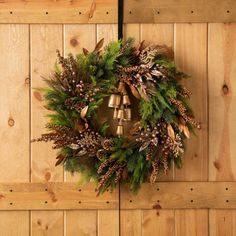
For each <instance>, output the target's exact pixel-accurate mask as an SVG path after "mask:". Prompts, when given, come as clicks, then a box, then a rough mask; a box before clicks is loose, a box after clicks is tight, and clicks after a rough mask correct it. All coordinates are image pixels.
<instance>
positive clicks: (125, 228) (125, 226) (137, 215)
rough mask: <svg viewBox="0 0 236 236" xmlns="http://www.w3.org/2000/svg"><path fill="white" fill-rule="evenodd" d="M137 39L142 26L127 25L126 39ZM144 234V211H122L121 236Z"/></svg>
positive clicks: (125, 30) (139, 235)
mask: <svg viewBox="0 0 236 236" xmlns="http://www.w3.org/2000/svg"><path fill="white" fill-rule="evenodd" d="M128 37H133V38H135V44H136V45H137V44H138V43H139V42H140V24H125V25H124V39H127V38H128ZM141 234H142V211H141V210H120V235H121V236H126V235H135V236H141Z"/></svg>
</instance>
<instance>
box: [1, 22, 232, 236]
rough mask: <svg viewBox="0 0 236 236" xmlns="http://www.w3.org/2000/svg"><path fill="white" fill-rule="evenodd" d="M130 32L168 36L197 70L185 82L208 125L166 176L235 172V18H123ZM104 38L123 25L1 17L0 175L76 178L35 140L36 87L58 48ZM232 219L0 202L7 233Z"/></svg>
mask: <svg viewBox="0 0 236 236" xmlns="http://www.w3.org/2000/svg"><path fill="white" fill-rule="evenodd" d="M124 34H125V37H128V36H133V37H135V38H136V40H137V42H139V41H141V40H146V41H148V42H154V43H159V44H167V45H168V46H171V47H172V48H173V49H174V51H175V61H176V63H177V65H178V66H179V68H181V69H182V70H184V71H185V72H187V73H188V74H189V75H191V76H192V78H191V79H190V80H189V81H187V82H186V84H187V87H189V88H190V89H191V90H192V91H193V96H192V100H191V103H192V105H193V107H194V110H195V111H196V116H197V118H198V119H199V120H200V121H201V122H202V130H201V131H200V132H198V135H197V137H192V139H191V140H190V142H189V143H188V146H187V148H188V149H187V152H186V155H185V157H184V167H183V169H182V170H176V169H174V168H173V170H172V171H171V172H170V173H169V174H168V175H167V176H165V177H163V178H162V179H161V180H162V181H234V180H235V176H236V159H235V155H236V147H235V145H234V140H235V139H236V125H235V119H236V112H235V110H234V106H235V105H236V97H235V86H236V82H235V78H234V77H235V76H236V43H235V42H236V24H233V23H226V24H223V23H176V24H172V23H168V24H167V23H164V24H126V25H125V28H124ZM101 38H105V41H106V42H108V41H110V40H113V39H116V38H117V25H116V24H65V25H62V24H32V25H29V24H0V50H1V54H0V75H1V76H0V81H1V86H0V111H1V116H0V127H1V129H0V137H1V142H0V150H1V153H0V166H1V169H0V182H27V181H31V182H51V181H68V182H71V181H76V180H77V179H78V178H79V176H70V175H69V174H68V173H65V172H64V171H63V169H62V168H60V167H59V168H58V167H57V168H55V167H54V161H55V158H54V157H55V153H54V152H53V151H52V150H51V148H50V144H31V143H30V139H31V138H32V137H35V136H38V135H39V134H40V133H41V132H42V130H43V126H44V123H45V118H44V115H45V114H46V113H45V110H44V108H43V100H42V95H41V94H40V92H37V91H35V90H34V89H33V88H35V87H40V86H43V85H44V83H43V81H42V78H41V76H48V74H49V73H50V72H51V70H52V68H53V64H54V61H55V50H56V49H60V50H61V51H63V53H64V54H65V55H66V54H67V53H68V52H72V53H74V54H76V53H78V52H80V51H81V49H82V47H86V48H88V49H91V48H93V47H94V45H95V43H96V41H98V40H99V39H101ZM193 191H194V189H193ZM0 199H1V195H0ZM159 203H160V205H161V202H159ZM45 204H47V203H46V202H45ZM235 225H236V211H235V210H213V209H211V210H206V209H195V210H193V209H190V210H172V209H169V210H158V211H157V210H151V209H150V210H147V209H146V210H141V209H135V210H122V211H121V212H120V213H119V211H118V210H67V211H63V210H57V211H31V212H29V211H1V212H0V229H1V233H0V235H3V236H5V235H6V236H8V235H12V236H15V235H17V236H26V235H33V236H37V235H48V236H54V235H55V236H61V235H64V236H75V235H76V236H85V235H87V236H93V235H98V236H118V235H122V236H141V235H142V236H150V235H161V236H165V235H166V236H167V235H168V236H170V235H173V236H174V235H176V236H192V235H197V236H198V235H199V236H205V235H210V236H223V235H226V236H235V235H236V227H235Z"/></svg>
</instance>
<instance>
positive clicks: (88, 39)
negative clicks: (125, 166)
mask: <svg viewBox="0 0 236 236" xmlns="http://www.w3.org/2000/svg"><path fill="white" fill-rule="evenodd" d="M95 43H96V26H95V25H93V24H68V25H64V55H65V56H66V55H67V54H68V53H72V54H74V55H76V54H78V53H81V52H82V49H83V48H86V49H88V50H89V51H91V50H92V49H93V48H94V46H95ZM79 178H80V177H79V174H78V173H75V174H74V175H71V174H70V173H67V172H66V173H65V181H69V182H78V181H79ZM65 222H66V227H65V236H77V235H79V236H83V235H84V236H85V235H88V236H95V235H97V212H96V211H66V212H65Z"/></svg>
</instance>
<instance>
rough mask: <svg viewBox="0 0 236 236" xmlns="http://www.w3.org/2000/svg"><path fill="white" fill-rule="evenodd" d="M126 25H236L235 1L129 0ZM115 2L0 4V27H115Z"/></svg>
mask: <svg viewBox="0 0 236 236" xmlns="http://www.w3.org/2000/svg"><path fill="white" fill-rule="evenodd" d="M124 4H125V6H124V22H125V23H167V22H235V21H236V3H235V1H234V0H227V1H220V0H217V1H216V0H208V1H207V4H206V1H205V0H191V1H189V0H179V1H178V4H176V1H175V0H159V1H152V0H139V1H137V0H126V1H124ZM117 8H118V4H117V1H115V0H95V1H93V0H73V1H69V0H63V1H56V2H54V1H50V0H40V1H33V0H26V1H20V0H14V1H13V0H11V1H3V2H2V3H1V12H0V13H1V14H0V23H116V22H117V18H118V14H117V12H118V11H117Z"/></svg>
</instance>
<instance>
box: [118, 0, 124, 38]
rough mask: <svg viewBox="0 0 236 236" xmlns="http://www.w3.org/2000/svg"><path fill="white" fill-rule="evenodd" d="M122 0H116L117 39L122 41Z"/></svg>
mask: <svg viewBox="0 0 236 236" xmlns="http://www.w3.org/2000/svg"><path fill="white" fill-rule="evenodd" d="M123 19H124V0H118V39H123Z"/></svg>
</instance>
